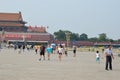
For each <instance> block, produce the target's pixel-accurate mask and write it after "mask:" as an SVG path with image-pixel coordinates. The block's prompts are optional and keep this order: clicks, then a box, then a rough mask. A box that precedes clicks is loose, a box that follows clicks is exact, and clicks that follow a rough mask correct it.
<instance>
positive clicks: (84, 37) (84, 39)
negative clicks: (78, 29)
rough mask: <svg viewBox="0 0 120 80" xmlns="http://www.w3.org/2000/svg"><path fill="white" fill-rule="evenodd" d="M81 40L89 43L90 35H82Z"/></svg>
mask: <svg viewBox="0 0 120 80" xmlns="http://www.w3.org/2000/svg"><path fill="white" fill-rule="evenodd" d="M80 40H81V41H87V40H88V35H87V34H85V33H82V34H81V35H80Z"/></svg>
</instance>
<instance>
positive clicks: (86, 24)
mask: <svg viewBox="0 0 120 80" xmlns="http://www.w3.org/2000/svg"><path fill="white" fill-rule="evenodd" d="M19 11H21V12H22V16H23V19H24V21H27V22H28V23H27V25H32V26H35V25H38V26H41V25H43V26H49V29H48V30H47V31H48V32H50V33H53V32H55V31H58V30H59V29H62V30H70V31H72V32H75V33H79V34H82V33H86V34H87V35H88V37H98V34H100V33H106V34H107V36H108V37H109V38H113V39H120V0H0V12H12V13H16V12H19Z"/></svg>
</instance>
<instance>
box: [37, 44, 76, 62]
mask: <svg viewBox="0 0 120 80" xmlns="http://www.w3.org/2000/svg"><path fill="white" fill-rule="evenodd" d="M54 50H55V49H53V48H51V46H50V45H48V46H47V47H45V46H44V45H41V47H40V50H39V53H40V59H39V61H41V60H45V52H47V57H48V60H50V55H51V54H52V53H53V54H54ZM67 50H68V49H66V48H65V47H64V46H62V45H59V46H58V47H56V52H57V53H58V58H59V61H61V58H62V55H63V54H65V55H66V56H67V55H68V54H67ZM35 51H36V49H35ZM73 53H74V57H75V56H76V46H74V47H73Z"/></svg>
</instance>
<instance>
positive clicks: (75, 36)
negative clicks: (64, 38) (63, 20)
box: [70, 33, 79, 41]
mask: <svg viewBox="0 0 120 80" xmlns="http://www.w3.org/2000/svg"><path fill="white" fill-rule="evenodd" d="M70 40H71V41H73V40H76V41H78V40H79V34H78V33H72V34H70Z"/></svg>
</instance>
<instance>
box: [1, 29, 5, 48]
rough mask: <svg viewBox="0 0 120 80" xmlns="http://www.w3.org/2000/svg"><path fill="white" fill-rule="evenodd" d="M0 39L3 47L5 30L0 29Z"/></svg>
mask: <svg viewBox="0 0 120 80" xmlns="http://www.w3.org/2000/svg"><path fill="white" fill-rule="evenodd" d="M1 39H2V43H1V44H2V47H4V40H5V31H4V29H2V34H1Z"/></svg>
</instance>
